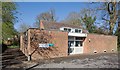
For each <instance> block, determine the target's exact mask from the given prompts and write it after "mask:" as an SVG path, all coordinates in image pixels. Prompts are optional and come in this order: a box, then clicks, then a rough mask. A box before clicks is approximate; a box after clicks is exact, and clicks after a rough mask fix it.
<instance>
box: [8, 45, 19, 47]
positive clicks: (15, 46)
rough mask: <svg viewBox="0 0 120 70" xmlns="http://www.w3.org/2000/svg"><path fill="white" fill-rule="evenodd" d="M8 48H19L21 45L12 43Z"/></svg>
mask: <svg viewBox="0 0 120 70" xmlns="http://www.w3.org/2000/svg"><path fill="white" fill-rule="evenodd" d="M7 47H8V48H19V46H16V45H11V46H7Z"/></svg>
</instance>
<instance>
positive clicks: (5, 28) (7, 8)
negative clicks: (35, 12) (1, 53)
mask: <svg viewBox="0 0 120 70" xmlns="http://www.w3.org/2000/svg"><path fill="white" fill-rule="evenodd" d="M1 4H2V38H3V40H7V38H11V37H13V36H14V35H16V33H17V31H16V30H15V29H14V23H15V22H16V19H17V17H16V16H15V14H17V11H16V9H17V8H16V4H15V3H13V2H2V3H1Z"/></svg>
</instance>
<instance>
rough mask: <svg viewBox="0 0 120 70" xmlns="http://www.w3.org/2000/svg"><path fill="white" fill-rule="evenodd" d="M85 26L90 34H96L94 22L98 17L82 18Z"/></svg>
mask: <svg viewBox="0 0 120 70" xmlns="http://www.w3.org/2000/svg"><path fill="white" fill-rule="evenodd" d="M82 20H83V22H84V25H85V27H86V29H87V30H88V32H89V33H94V31H95V28H96V27H95V25H94V22H95V20H96V17H94V18H92V17H91V16H87V14H85V16H84V17H83V18H82Z"/></svg>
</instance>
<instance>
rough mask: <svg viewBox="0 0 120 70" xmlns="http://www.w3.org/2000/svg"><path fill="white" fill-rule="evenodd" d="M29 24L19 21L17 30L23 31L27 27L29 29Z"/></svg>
mask: <svg viewBox="0 0 120 70" xmlns="http://www.w3.org/2000/svg"><path fill="white" fill-rule="evenodd" d="M30 27H31V26H30V25H28V24H25V23H21V24H20V25H19V28H18V31H19V32H25V31H26V30H27V29H29V28H30Z"/></svg>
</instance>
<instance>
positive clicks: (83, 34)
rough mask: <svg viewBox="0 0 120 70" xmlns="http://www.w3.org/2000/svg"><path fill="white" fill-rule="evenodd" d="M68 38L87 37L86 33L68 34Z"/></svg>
mask: <svg viewBox="0 0 120 70" xmlns="http://www.w3.org/2000/svg"><path fill="white" fill-rule="evenodd" d="M68 36H76V37H87V34H86V33H68Z"/></svg>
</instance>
